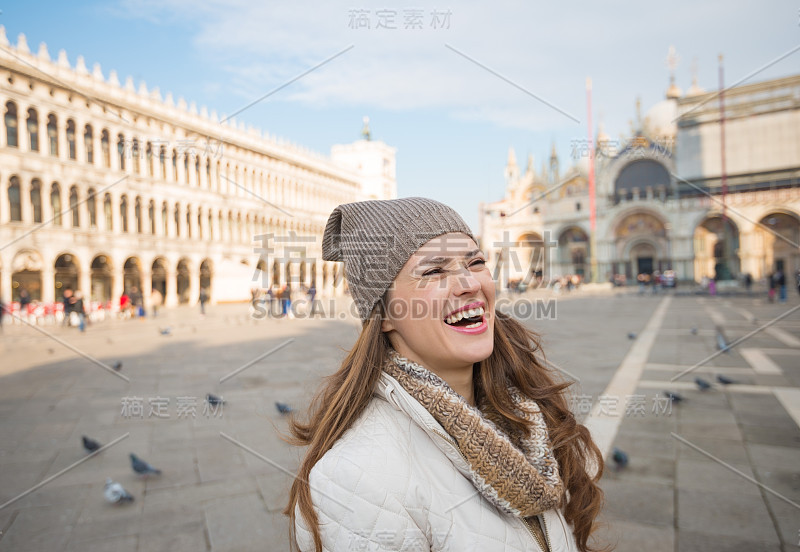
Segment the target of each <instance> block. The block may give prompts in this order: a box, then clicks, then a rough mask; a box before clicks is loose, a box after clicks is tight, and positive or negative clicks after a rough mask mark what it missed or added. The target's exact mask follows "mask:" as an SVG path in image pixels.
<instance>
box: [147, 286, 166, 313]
mask: <svg viewBox="0 0 800 552" xmlns="http://www.w3.org/2000/svg"><path fill="white" fill-rule="evenodd" d="M163 301H164V296H163V295H161V292H160V291H159V290H158V288H153V291H151V292H150V308H151V309H153V318H156V317H157V316H158V309H159V307H161V304H162V302H163Z"/></svg>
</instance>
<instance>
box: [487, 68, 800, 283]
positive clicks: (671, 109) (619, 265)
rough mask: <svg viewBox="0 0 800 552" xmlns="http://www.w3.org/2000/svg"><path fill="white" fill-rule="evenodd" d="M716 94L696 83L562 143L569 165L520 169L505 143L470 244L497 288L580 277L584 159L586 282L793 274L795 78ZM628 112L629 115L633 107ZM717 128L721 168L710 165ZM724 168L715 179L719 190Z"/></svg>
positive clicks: (798, 162)
mask: <svg viewBox="0 0 800 552" xmlns="http://www.w3.org/2000/svg"><path fill="white" fill-rule="evenodd" d="M723 102H724V119H723V117H722V113H723V112H722V111H721V110H720V98H719V93H718V92H706V91H704V90H702V89H700V88H699V87H697V85H696V84H693V85H692V87H690V88H689V90H688V91H687V93H686V94H682V92H681V91H680V89H678V87H677V86H675V85H674V84H672V85H671V86H670V88H669V90H668V92H667V97H666V99H665V100H663V101H662V102H659V103H658V104H656V105H655V106H653V107H652V108H651V109H650V110H649V111H648V112H647V114H646V115H645V117H644V118H642V117H641V116H640V115H637V121H636V123H635V124H632V132H631V134H630V136H629V137H628V138H626V139H620V140H617V141H612V140H610V139H609V137H608V136H607V135H606V134H605V133H604V132H603V131H602V129H600V130H599V131H598V132H597V135H596V139H595V140H594V141H593V144H589V141H588V140H581V141H575V142H576V143H574V144H573V161H575V162H574V163H573V164H572V166H570V167H569V168H568V169H567V170H566V171H563V173H562V172H560V171H559V161H558V157H557V156H556V154H555V149H554V151H553V153H552V154H551V157H550V163H549V165H544V166H543V167H542V169H541V170H540V171H536V170H535V168H534V167H533V166H532V165H533V162H532V161H529V163H528V167H527V169H526V171H525V172H524V173H522V172H521V171H520V170H519V168H518V167H517V164H516V158H515V156H514V154H513V151H512V152H511V153H510V155H509V159H508V161H507V164H506V170H505V177H506V190H505V197H504V198H503V199H502V200H500V201H498V202H495V203H491V204H488V205H483V206H482V207H481V209H482V213H481V221H482V232H481V234H482V241H483V246H484V247H485V248H486V249H487V250H488V252H489V255H490V257H491V258H492V259H493V261H494V262H493V266H494V268H495V270H496V272H497V276H498V278H499V279H500V283H501V284H502V285H505V284H507V283H508V282H509V281H511V282H513V281H516V280H525V281H528V282H530V281H532V280H533V278H535V277H537V276H538V277H540V278H541V279H542V281H549V280H550V279H552V278H557V277H562V276H566V275H580V276H582V277H583V278H584V279H586V280H589V279H590V278H591V260H592V255H593V252H592V250H591V244H592V239H591V237H592V236H591V228H590V213H589V199H590V198H589V185H588V169H589V156H593V157H594V162H595V175H596V194H595V197H596V217H597V218H596V232H595V236H594V244H595V248H596V257H595V262H596V264H597V270H596V275H595V281H599V282H602V281H608V280H610V279H611V278H613V277H614V275H624V276H625V277H626V279H627V281H629V282H630V281H631V280H633V281H635V280H636V278H637V276H638V275H639V274H641V273H647V274H651V273H653V272H656V271H658V272H661V273H663V272H664V271H667V270H671V271H674V273H675V275H676V277H677V279H678V280H683V281H695V282H700V281H701V280H702V279H703V278H704V277H707V278H716V279H717V280H720V281H726V280H727V281H736V280H737V279H740V278H742V277H743V276H744V275H745V274H749V275H750V276H751V277H752V278H753V279H755V280H758V279H760V278H763V277H765V276H768V275H770V274H771V273H773V272H775V271H778V270H781V271H783V273H784V274H788V275H793V274H794V273H796V271H798V270H800V246H799V245H798V244H800V75H795V76H791V77H786V78H781V79H775V80H770V81H765V82H759V83H754V84H747V85H743V86H737V87H734V88H731V89H727V90H725V91H724V98H723ZM637 111H638V109H637ZM722 127H724V142H725V160H726V161H725V170H724V171H723V161H722V140H723V138H722V136H723V132H722ZM723 175H724V176H725V185H724V186H723Z"/></svg>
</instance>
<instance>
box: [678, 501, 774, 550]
mask: <svg viewBox="0 0 800 552" xmlns="http://www.w3.org/2000/svg"><path fill="white" fill-rule="evenodd" d="M737 490H738V488H736V489H725V492H710V491H706V490H696V489H681V490H680V492H679V493H678V529H679V531H680V532H682V531H684V530H686V531H690V532H694V533H706V534H709V535H717V536H736V537H740V538H742V539H746V540H752V541H756V542H759V541H763V542H764V543H768V544H769V545H771V546H772V545H774V546H778V545H779V544H780V543H779V541H778V537H777V535H776V534H775V528H774V525H773V523H772V520H771V518H770V516H769V514H768V512H767V508H766V506H765V504H764V501H763V500H762V499H761V497H760V496H754V495H749V494H744V493H740V492H737Z"/></svg>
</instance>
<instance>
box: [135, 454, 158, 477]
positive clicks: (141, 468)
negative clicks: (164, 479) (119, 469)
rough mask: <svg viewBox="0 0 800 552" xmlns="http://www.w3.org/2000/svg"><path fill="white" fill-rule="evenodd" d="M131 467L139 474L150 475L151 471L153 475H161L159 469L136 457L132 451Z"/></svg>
mask: <svg viewBox="0 0 800 552" xmlns="http://www.w3.org/2000/svg"><path fill="white" fill-rule="evenodd" d="M131 467H133V471H135V472H136V473H138V474H139V475H150V474H151V473H152V474H155V475H161V470H157V469H155V468H154V467H153V466H151V465H150V464H148V463H147V462H145V461H144V460H142V459H141V458H137V456H136V455H135V454H133V453H131Z"/></svg>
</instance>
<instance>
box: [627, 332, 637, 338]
mask: <svg viewBox="0 0 800 552" xmlns="http://www.w3.org/2000/svg"><path fill="white" fill-rule="evenodd" d="M628 339H636V334H635V333H633V332H628Z"/></svg>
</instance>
